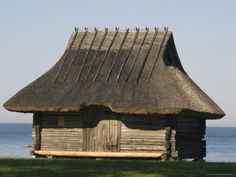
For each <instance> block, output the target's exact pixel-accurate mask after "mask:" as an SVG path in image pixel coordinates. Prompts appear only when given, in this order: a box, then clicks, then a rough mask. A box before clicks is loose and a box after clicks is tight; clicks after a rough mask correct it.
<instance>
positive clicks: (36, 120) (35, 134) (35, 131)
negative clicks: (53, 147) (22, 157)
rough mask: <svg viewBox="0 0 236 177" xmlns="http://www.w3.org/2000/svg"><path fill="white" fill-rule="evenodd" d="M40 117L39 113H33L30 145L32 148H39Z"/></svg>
mask: <svg viewBox="0 0 236 177" xmlns="http://www.w3.org/2000/svg"><path fill="white" fill-rule="evenodd" d="M41 129H42V126H41V119H40V114H38V113H34V116H33V128H32V145H33V149H34V150H40V149H41Z"/></svg>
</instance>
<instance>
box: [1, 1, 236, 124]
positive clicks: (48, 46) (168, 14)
mask: <svg viewBox="0 0 236 177" xmlns="http://www.w3.org/2000/svg"><path fill="white" fill-rule="evenodd" d="M94 26H96V27H98V28H99V29H104V28H105V27H108V28H110V29H114V28H115V27H116V26H117V27H120V29H125V28H127V27H129V28H135V27H140V28H145V27H146V26H147V27H149V28H154V26H157V27H160V28H162V27H163V26H167V27H169V30H170V31H172V32H173V34H174V39H175V44H176V47H177V51H178V54H179V57H180V60H181V62H182V64H183V66H184V68H185V70H186V72H187V73H188V75H189V76H190V77H191V78H192V79H193V80H194V81H195V82H196V83H197V84H198V85H199V86H200V87H201V88H202V89H203V90H204V91H205V92H206V93H207V94H208V95H209V96H210V97H211V98H212V99H213V100H214V101H215V102H216V103H217V104H218V105H219V106H220V107H221V108H222V109H223V111H224V112H225V113H226V116H225V117H224V118H222V119H220V120H209V121H207V125H208V126H236V93H235V92H236V35H235V32H236V1H234V0H207V1H206V0H198V1H196V0H162V1H159V0H99V1H95V0H84V1H82V0H40V1H36V0H21V1H15V0H7V1H0V122H17V123H31V122H32V114H23V113H14V112H9V111H7V110H5V109H4V108H3V107H2V105H3V104H4V102H5V101H7V100H8V99H9V98H10V97H12V96H13V95H14V94H16V93H17V92H18V91H19V90H20V89H22V88H23V87H25V86H26V85H28V84H29V83H30V82H32V81H34V80H35V79H37V78H38V77H39V76H41V75H42V74H43V73H44V72H46V71H47V70H48V69H50V68H51V67H52V66H53V65H54V64H55V63H56V62H57V61H58V60H59V58H60V57H61V55H62V54H63V52H64V50H65V47H66V44H67V41H68V39H69V36H70V34H71V32H73V30H74V27H80V28H84V27H88V28H91V29H92V28H94Z"/></svg>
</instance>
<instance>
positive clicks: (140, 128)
mask: <svg viewBox="0 0 236 177" xmlns="http://www.w3.org/2000/svg"><path fill="white" fill-rule="evenodd" d="M165 127H166V120H165V119H163V118H151V117H142V116H130V115H129V116H127V115H123V116H121V140H120V151H121V152H163V153H165V152H166V130H165Z"/></svg>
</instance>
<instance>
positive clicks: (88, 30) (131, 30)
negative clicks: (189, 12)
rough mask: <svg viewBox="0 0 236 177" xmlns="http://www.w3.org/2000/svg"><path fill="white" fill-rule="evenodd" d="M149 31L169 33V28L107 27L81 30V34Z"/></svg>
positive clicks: (76, 29)
mask: <svg viewBox="0 0 236 177" xmlns="http://www.w3.org/2000/svg"><path fill="white" fill-rule="evenodd" d="M147 29H148V30H149V31H150V32H153V31H154V32H155V30H156V29H158V31H159V32H161V31H163V32H165V31H168V29H169V27H166V26H164V27H162V28H160V27H156V26H154V28H150V27H145V28H139V27H135V28H124V29H122V28H121V29H120V28H118V27H115V28H114V29H113V28H107V27H105V28H104V29H99V28H98V27H94V28H88V27H85V28H84V30H83V28H82V30H80V32H86V31H87V32H94V31H98V32H104V31H106V30H107V31H108V32H109V31H111V32H116V31H118V32H126V31H127V30H129V32H136V31H137V30H139V32H143V31H147ZM78 30H79V28H76V27H75V32H76V31H78Z"/></svg>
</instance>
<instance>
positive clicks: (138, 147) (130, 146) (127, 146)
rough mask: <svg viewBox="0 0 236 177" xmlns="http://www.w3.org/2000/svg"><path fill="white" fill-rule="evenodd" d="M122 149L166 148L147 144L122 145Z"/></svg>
mask: <svg viewBox="0 0 236 177" xmlns="http://www.w3.org/2000/svg"><path fill="white" fill-rule="evenodd" d="M120 149H122V150H134V151H139V150H143V151H158V150H166V147H165V146H151V145H149V146H147V145H146V146H145V145H122V144H121V145H120Z"/></svg>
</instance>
